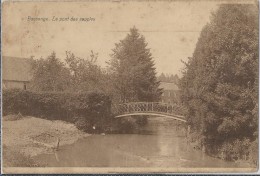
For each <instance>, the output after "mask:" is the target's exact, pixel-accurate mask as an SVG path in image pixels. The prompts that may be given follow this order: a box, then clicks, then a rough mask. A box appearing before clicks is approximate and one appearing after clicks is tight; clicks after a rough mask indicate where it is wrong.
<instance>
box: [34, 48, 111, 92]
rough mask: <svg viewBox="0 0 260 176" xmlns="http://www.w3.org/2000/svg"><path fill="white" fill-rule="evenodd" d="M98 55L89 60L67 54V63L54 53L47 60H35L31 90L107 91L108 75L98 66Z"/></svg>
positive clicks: (94, 54) (95, 54)
mask: <svg viewBox="0 0 260 176" xmlns="http://www.w3.org/2000/svg"><path fill="white" fill-rule="evenodd" d="M97 58H98V54H97V53H94V52H93V51H91V54H90V56H89V57H88V58H85V59H83V58H79V57H76V56H75V55H74V54H73V53H71V52H66V58H65V62H62V61H61V59H59V58H57V57H56V54H55V53H52V54H51V55H50V56H49V57H47V58H46V59H43V58H41V59H34V60H33V65H32V68H33V70H32V72H33V79H32V82H31V89H32V90H36V91H71V92H84V91H93V90H95V91H105V89H104V88H105V85H106V83H107V79H106V78H107V77H108V76H107V74H106V72H105V71H103V70H102V69H101V67H100V66H99V65H97V63H96V61H97Z"/></svg>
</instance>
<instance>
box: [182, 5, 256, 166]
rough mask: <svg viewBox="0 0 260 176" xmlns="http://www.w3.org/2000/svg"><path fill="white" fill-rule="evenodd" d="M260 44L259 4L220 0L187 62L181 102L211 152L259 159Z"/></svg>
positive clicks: (195, 133) (196, 131) (196, 134)
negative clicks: (221, 1) (259, 44)
mask: <svg viewBox="0 0 260 176" xmlns="http://www.w3.org/2000/svg"><path fill="white" fill-rule="evenodd" d="M258 47H259V46H258V8H257V6H256V5H221V6H220V7H219V9H218V10H217V12H216V13H214V14H212V16H211V21H210V23H208V24H207V25H206V26H205V27H204V28H203V30H202V32H201V34H200V37H199V40H198V42H197V45H196V48H195V51H194V53H193V56H192V57H191V58H189V60H188V62H187V63H186V67H185V69H184V72H183V78H182V79H181V81H180V87H181V90H182V101H183V102H184V103H185V105H186V106H187V107H188V109H189V112H188V114H187V116H188V123H189V124H190V125H191V128H192V131H193V134H194V138H196V140H197V141H199V143H200V144H201V146H205V147H206V150H207V152H209V153H215V154H217V155H219V154H222V155H224V158H226V159H231V160H232V159H242V158H243V159H245V158H246V159H248V158H250V159H251V161H253V162H256V161H257V159H256V156H257V143H258V142H257V141H258V135H257V134H258V133H257V131H258V54H259V53H258V49H259V48H258ZM195 136H197V137H195Z"/></svg>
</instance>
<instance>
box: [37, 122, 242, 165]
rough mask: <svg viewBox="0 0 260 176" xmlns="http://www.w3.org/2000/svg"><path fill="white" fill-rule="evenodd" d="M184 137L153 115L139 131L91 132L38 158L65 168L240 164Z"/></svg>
mask: <svg viewBox="0 0 260 176" xmlns="http://www.w3.org/2000/svg"><path fill="white" fill-rule="evenodd" d="M184 136H185V130H184V128H177V127H176V121H173V120H167V119H162V118H151V119H150V120H149V123H148V125H147V126H145V127H144V128H143V129H142V130H140V133H139V134H111V135H92V136H90V137H87V138H85V139H82V140H79V141H78V142H76V143H74V144H73V145H68V146H62V147H60V150H59V151H56V152H55V153H53V154H49V155H40V156H37V157H36V158H35V159H36V160H39V161H40V162H43V163H46V165H47V166H62V167H70V166H71V167H82V166H84V167H237V166H236V164H235V163H231V162H225V161H222V160H219V159H216V158H212V157H209V156H207V155H205V154H204V153H202V152H201V151H197V150H194V149H192V148H191V147H190V146H189V145H187V141H186V138H185V137H184ZM239 167H241V166H239Z"/></svg>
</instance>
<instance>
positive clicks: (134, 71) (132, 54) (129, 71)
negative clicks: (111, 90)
mask: <svg viewBox="0 0 260 176" xmlns="http://www.w3.org/2000/svg"><path fill="white" fill-rule="evenodd" d="M111 56H112V59H111V60H110V62H109V64H110V73H111V76H112V78H113V83H114V85H113V86H114V87H115V93H116V94H117V95H119V97H118V99H119V100H118V101H120V102H129V101H158V100H159V99H160V96H161V93H162V92H161V90H160V89H159V88H158V87H159V81H157V79H156V72H155V67H154V62H153V59H152V55H151V53H150V49H148V48H147V43H146V42H145V38H144V37H143V36H142V35H140V34H139V32H138V30H137V29H136V28H135V27H134V28H132V29H130V34H128V35H127V36H126V37H125V38H124V39H123V40H121V41H120V42H119V43H117V44H116V47H115V48H114V49H113V54H112V55H111Z"/></svg>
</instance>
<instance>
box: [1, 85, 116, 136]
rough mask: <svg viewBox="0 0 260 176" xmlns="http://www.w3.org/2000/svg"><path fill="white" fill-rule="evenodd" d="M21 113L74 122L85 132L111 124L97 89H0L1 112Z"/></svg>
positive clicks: (106, 104)
mask: <svg viewBox="0 0 260 176" xmlns="http://www.w3.org/2000/svg"><path fill="white" fill-rule="evenodd" d="M18 113H21V114H22V115H25V116H36V117H40V118H44V119H48V120H63V121H67V122H72V123H75V124H76V126H77V127H78V128H79V129H81V130H84V131H86V132H91V133H95V132H102V131H105V130H106V129H107V126H108V125H109V124H110V123H111V119H112V118H111V101H110V99H109V97H108V96H106V95H105V94H103V93H100V92H84V93H67V92H31V91H24V90H17V89H11V90H4V91H3V115H4V116H5V115H9V114H18Z"/></svg>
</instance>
